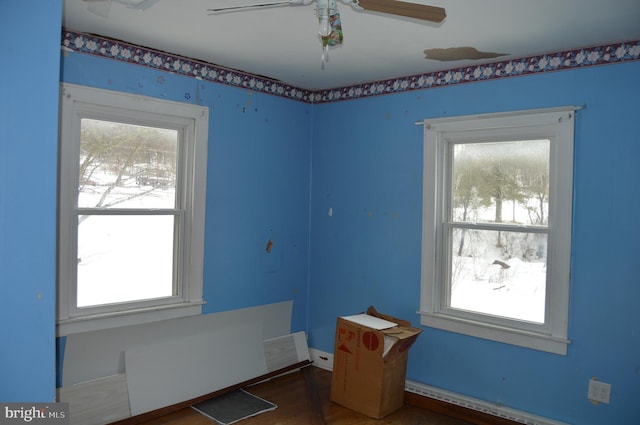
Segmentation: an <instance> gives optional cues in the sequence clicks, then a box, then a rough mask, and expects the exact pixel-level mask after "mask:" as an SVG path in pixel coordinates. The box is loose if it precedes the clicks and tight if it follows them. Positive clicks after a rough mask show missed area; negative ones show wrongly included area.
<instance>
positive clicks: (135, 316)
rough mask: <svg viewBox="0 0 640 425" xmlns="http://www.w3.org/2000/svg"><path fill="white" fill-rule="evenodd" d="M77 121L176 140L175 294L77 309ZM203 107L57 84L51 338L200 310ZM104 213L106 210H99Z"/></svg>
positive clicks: (204, 159)
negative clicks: (159, 131) (172, 133)
mask: <svg viewBox="0 0 640 425" xmlns="http://www.w3.org/2000/svg"><path fill="white" fill-rule="evenodd" d="M82 118H92V119H99V120H112V121H116V122H123V123H128V124H133V125H144V126H157V127H161V128H172V129H175V130H177V131H178V133H179V134H180V135H181V137H180V140H181V141H182V145H181V146H180V147H179V149H180V150H181V152H180V155H179V158H180V161H181V163H180V164H179V168H181V167H182V169H183V170H184V172H183V173H179V175H178V176H177V182H176V196H177V197H178V198H179V200H178V205H177V207H176V214H178V215H179V216H180V220H179V222H180V225H179V226H178V227H179V230H178V233H177V235H178V245H177V246H178V247H179V248H178V249H177V252H175V253H174V255H176V256H178V262H177V264H178V267H177V272H176V279H177V282H178V283H177V288H176V292H177V295H175V296H172V297H166V298H160V299H153V300H142V301H136V302H131V303H118V304H108V305H101V306H95V307H89V308H77V307H76V305H77V302H76V299H77V297H76V289H77V286H76V277H77V235H78V226H77V215H78V211H79V210H78V178H79V177H78V176H79V152H80V124H81V119H82ZM208 121H209V110H208V108H207V107H203V106H197V105H191V104H185V103H180V102H173V101H167V100H161V99H156V98H150V97H145V96H140V95H133V94H128V93H122V92H116V91H109V90H102V89H96V88H90V87H85V86H79V85H74V84H67V83H64V84H62V86H61V114H60V160H59V165H60V171H59V201H58V214H59V217H58V220H59V224H58V229H59V230H58V321H57V323H58V335H59V336H62V335H68V334H71V333H77V332H86V331H91V330H97V329H105V328H112V327H117V326H126V325H132V324H138V323H147V322H151V321H157V320H164V319H170V318H176V317H185V316H192V315H197V314H201V313H202V305H203V304H204V300H203V297H202V295H203V289H202V286H203V267H204V223H205V197H206V172H207V144H208V130H209V124H208ZM104 213H105V214H108V213H109V211H105V212H104Z"/></svg>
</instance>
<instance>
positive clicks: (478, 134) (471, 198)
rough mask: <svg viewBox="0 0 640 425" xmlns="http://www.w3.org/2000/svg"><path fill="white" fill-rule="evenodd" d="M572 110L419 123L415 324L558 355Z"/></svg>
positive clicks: (562, 344) (563, 315) (564, 340)
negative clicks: (419, 258)
mask: <svg viewBox="0 0 640 425" xmlns="http://www.w3.org/2000/svg"><path fill="white" fill-rule="evenodd" d="M575 110H576V108H556V109H547V110H534V111H525V112H512V113H504V114H490V115H476V116H463V117H457V118H456V117H454V118H443V119H433V120H425V121H424V128H425V132H424V182H423V183H424V186H423V236H422V284H421V312H420V313H421V323H422V324H423V325H425V326H431V327H435V328H439V329H444V330H448V331H453V332H458V333H463V334H467V335H472V336H476V337H481V338H486V339H491V340H495V341H500V342H504V343H509V344H514V345H519V346H523V347H529V348H534V349H538V350H542V351H548V352H552V353H557V354H566V351H567V345H568V344H569V341H568V335H567V321H568V306H569V270H570V257H571V256H570V252H571V207H572V200H571V199H572V198H571V197H572V191H573V189H572V186H573V183H572V181H573V126H574V114H575Z"/></svg>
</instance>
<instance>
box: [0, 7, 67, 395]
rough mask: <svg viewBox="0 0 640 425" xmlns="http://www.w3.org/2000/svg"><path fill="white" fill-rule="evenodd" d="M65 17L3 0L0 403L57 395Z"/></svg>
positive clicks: (0, 17) (58, 11)
mask: <svg viewBox="0 0 640 425" xmlns="http://www.w3.org/2000/svg"><path fill="white" fill-rule="evenodd" d="M61 16H62V0H52V1H46V2H43V1H2V2H1V3H0V43H1V45H2V54H0V69H2V76H1V77H0V341H2V343H1V344H0V376H1V378H0V401H25V400H28V401H33V402H36V401H38V402H50V401H53V400H54V398H55V368H54V365H55V306H56V300H55V297H56V286H55V285H56V274H55V273H56V225H57V224H56V180H57V160H58V154H57V150H58V140H57V139H58V137H57V134H58V75H59V67H60V60H59V53H58V52H59V49H60V47H59V46H60V41H59V40H60V22H61V19H62V18H61ZM15 324H20V325H19V326H15Z"/></svg>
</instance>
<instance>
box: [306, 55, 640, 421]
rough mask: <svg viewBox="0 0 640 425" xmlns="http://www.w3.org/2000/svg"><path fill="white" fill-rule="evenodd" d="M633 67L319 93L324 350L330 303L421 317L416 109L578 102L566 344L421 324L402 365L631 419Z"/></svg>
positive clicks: (547, 403)
mask: <svg viewBox="0 0 640 425" xmlns="http://www.w3.org/2000/svg"><path fill="white" fill-rule="evenodd" d="M638 75H640V63H638V62H635V63H626V64H619V65H611V66H604V67H595V68H586V69H578V70H571V71H563V72H557V73H549V74H537V75H530V76H525V77H519V78H510V79H502V80H492V81H486V82H479V83H472V84H463V85H457V86H451V87H443V88H437V89H431V90H425V91H420V92H411V93H403V94H396V95H390V96H380V97H376V98H370V99H362V100H354V101H348V102H339V103H333V104H324V105H319V106H316V108H315V110H314V133H313V141H314V142H313V172H312V182H313V191H312V197H311V251H310V258H311V262H310V280H311V293H310V307H309V323H310V329H309V333H310V345H311V346H312V347H315V348H317V349H320V350H323V351H327V352H332V351H333V338H334V328H335V319H336V316H338V315H344V314H354V313H357V312H360V311H362V310H365V309H366V308H367V307H368V306H369V305H370V304H373V305H375V306H376V307H377V308H378V309H379V310H380V311H382V312H385V313H388V314H391V315H395V316H398V317H401V318H405V319H408V320H411V321H412V322H413V323H414V325H417V324H418V323H419V317H418V315H417V314H416V311H417V310H418V309H419V295H420V238H421V210H422V208H421V199H422V198H421V190H422V165H421V158H422V152H423V151H422V127H417V126H414V124H413V123H414V122H415V121H419V120H422V119H424V118H427V117H444V116H452V115H464V114H476V113H486V112H501V111H508V110H520V109H530V108H543V107H553V106H564V105H583V104H585V105H586V106H587V107H586V109H584V110H582V111H580V112H578V114H577V121H576V140H575V173H574V175H575V186H574V191H575V197H574V222H573V227H574V229H573V236H572V243H573V256H572V282H571V305H570V326H569V338H570V339H571V340H572V344H571V345H570V346H569V352H568V355H567V356H559V355H553V354H547V353H543V352H538V351H534V350H528V349H524V348H519V347H514V346H509V345H505V344H501V343H496V342H490V341H486V340H482V339H477V338H473V337H468V336H463V335H458V334H455V333H450V332H444V331H439V330H434V329H429V328H424V332H423V334H422V335H421V336H420V338H419V339H418V341H417V343H416V345H415V346H414V347H413V348H412V349H411V353H410V356H409V370H408V376H407V377H408V379H411V380H415V381H419V382H423V383H426V384H430V385H434V386H437V387H440V388H444V389H447V390H451V391H455V392H457V393H460V394H465V395H468V396H471V397H474V398H478V399H482V400H485V401H488V402H492V403H498V404H502V405H505V406H508V407H511V408H515V409H520V410H523V411H528V412H531V413H534V414H538V415H541V416H546V417H549V418H555V419H558V420H562V421H566V422H569V423H579V424H605V423H607V424H613V423H616V424H630V423H640V405H639V404H638V399H639V396H640V335H639V334H638V332H639V331H640V329H639V326H640V313H639V312H638V311H639V310H638V308H637V304H638V300H639V299H640V266H639V264H640V262H639V261H637V259H636V257H637V249H636V247H637V245H638V241H640V226H638V225H637V217H636V216H637V213H638V211H639V210H640V189H639V186H638V183H639V182H640V167H639V166H638V161H639V160H640V136H639V134H640V133H639V132H638V124H637V122H638V111H639V110H640V100H639V99H640V85H638ZM330 208H331V209H332V212H333V214H332V216H329V214H328V212H329V209H330ZM592 376H597V377H598V378H599V379H600V380H602V381H605V382H608V383H610V384H611V385H612V398H611V404H610V405H602V404H601V405H599V406H594V405H592V404H590V403H589V402H588V401H587V397H586V396H587V384H588V380H589V378H591V377H592Z"/></svg>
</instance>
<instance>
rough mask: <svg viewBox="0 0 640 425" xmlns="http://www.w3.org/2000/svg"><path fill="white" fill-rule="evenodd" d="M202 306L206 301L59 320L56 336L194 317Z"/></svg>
mask: <svg viewBox="0 0 640 425" xmlns="http://www.w3.org/2000/svg"><path fill="white" fill-rule="evenodd" d="M204 304H206V301H197V302H195V301H194V302H185V303H176V304H169V305H162V306H155V307H147V308H140V309H135V310H128V311H118V312H112V313H100V314H94V315H90V316H81V317H73V318H69V319H64V320H59V321H58V323H57V328H58V329H57V336H59V337H60V336H66V335H70V334H74V333H80V332H90V331H97V330H100V329H109V328H117V327H120V326H129V325H139V324H142V323H149V322H156V321H160V320H167V319H176V318H179V317H187V316H196V315H199V314H202V306H203V305H204Z"/></svg>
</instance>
